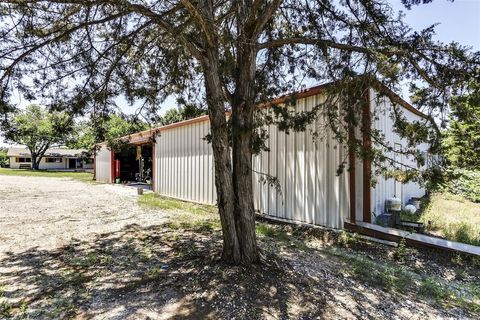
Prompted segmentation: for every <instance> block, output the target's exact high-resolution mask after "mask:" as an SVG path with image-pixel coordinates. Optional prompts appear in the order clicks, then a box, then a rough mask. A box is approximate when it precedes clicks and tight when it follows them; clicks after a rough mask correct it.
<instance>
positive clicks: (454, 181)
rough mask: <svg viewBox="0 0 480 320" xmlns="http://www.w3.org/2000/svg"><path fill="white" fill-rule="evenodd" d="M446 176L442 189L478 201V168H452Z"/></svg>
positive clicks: (479, 197) (479, 194)
mask: <svg viewBox="0 0 480 320" xmlns="http://www.w3.org/2000/svg"><path fill="white" fill-rule="evenodd" d="M448 176H449V177H448V179H447V181H446V183H445V185H444V187H443V189H444V191H447V192H449V193H452V194H456V195H459V196H462V197H465V198H466V199H468V200H470V201H473V202H480V170H467V169H454V170H452V171H451V172H449V175H448Z"/></svg>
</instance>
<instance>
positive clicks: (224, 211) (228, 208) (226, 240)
mask: <svg viewBox="0 0 480 320" xmlns="http://www.w3.org/2000/svg"><path fill="white" fill-rule="evenodd" d="M203 63H204V66H203V68H204V74H205V88H206V94H207V103H208V113H209V118H210V130H211V134H212V149H213V158H214V162H215V187H216V189H217V205H218V210H219V214H220V220H221V223H222V233H223V252H222V260H223V261H224V262H226V263H228V264H240V263H242V259H241V250H240V244H239V241H238V235H237V230H236V227H235V216H234V199H235V194H234V189H233V182H232V162H231V158H230V148H229V146H230V143H229V137H228V130H227V119H226V115H225V108H224V99H223V93H222V86H221V82H220V78H219V76H218V75H219V73H218V59H217V56H216V54H215V52H210V54H209V57H208V59H206V60H205V61H203Z"/></svg>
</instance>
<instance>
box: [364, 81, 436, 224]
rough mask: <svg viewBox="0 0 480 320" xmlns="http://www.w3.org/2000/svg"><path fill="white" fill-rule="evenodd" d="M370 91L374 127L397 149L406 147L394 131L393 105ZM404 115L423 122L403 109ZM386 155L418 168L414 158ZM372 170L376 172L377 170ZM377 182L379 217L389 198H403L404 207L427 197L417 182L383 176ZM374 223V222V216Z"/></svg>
mask: <svg viewBox="0 0 480 320" xmlns="http://www.w3.org/2000/svg"><path fill="white" fill-rule="evenodd" d="M370 91H371V93H370V97H371V110H372V112H373V113H374V114H375V119H374V121H373V123H372V125H373V127H374V128H375V129H378V130H381V131H382V132H383V133H384V134H385V141H386V142H389V143H390V144H391V145H392V146H394V147H395V146H397V149H398V148H401V147H403V146H406V144H407V142H406V140H405V139H402V138H401V137H400V136H399V135H398V134H397V133H395V132H394V131H393V128H394V123H393V119H392V118H391V113H392V110H393V109H392V108H393V106H392V104H391V103H390V101H388V100H387V99H386V98H381V99H377V97H376V94H375V92H374V91H373V90H370ZM403 114H404V116H405V117H406V118H407V120H408V121H411V122H413V121H420V120H422V118H421V117H420V116H418V115H416V114H414V113H412V112H411V111H409V110H407V109H403ZM377 147H378V146H377ZM417 148H418V149H419V150H420V151H427V150H428V145H427V144H425V143H422V144H420V145H419V146H418V147H417ZM384 153H385V154H386V155H388V156H389V157H391V158H394V159H395V160H396V161H400V162H401V163H403V164H405V165H409V166H413V167H416V162H415V161H414V159H413V158H412V157H409V158H408V157H406V156H404V155H401V154H396V153H394V152H387V151H384ZM372 169H373V170H375V168H372ZM376 180H377V183H376V185H375V186H374V188H373V189H372V211H373V212H375V214H377V215H379V214H382V213H383V212H384V211H385V200H386V199H387V198H390V197H393V196H396V197H398V198H401V200H402V205H406V204H407V202H408V201H409V200H410V198H412V197H422V196H423V195H425V189H424V188H422V187H421V186H420V185H419V184H418V183H415V182H409V183H406V184H402V183H399V182H396V181H395V179H393V178H390V179H385V177H383V176H377V177H376ZM357 214H358V213H357ZM372 221H374V217H373V216H372Z"/></svg>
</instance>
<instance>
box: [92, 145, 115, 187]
mask: <svg viewBox="0 0 480 320" xmlns="http://www.w3.org/2000/svg"><path fill="white" fill-rule="evenodd" d="M111 174H112V152H111V151H110V150H108V148H107V146H106V145H105V144H102V145H100V150H98V151H97V154H96V156H95V180H96V181H98V182H104V183H111V182H112V181H111V180H112V176H111Z"/></svg>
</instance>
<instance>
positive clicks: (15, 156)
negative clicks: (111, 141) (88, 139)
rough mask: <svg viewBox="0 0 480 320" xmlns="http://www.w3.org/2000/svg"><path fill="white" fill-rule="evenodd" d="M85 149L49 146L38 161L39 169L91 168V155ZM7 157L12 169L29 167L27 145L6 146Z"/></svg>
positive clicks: (30, 164) (29, 158)
mask: <svg viewBox="0 0 480 320" xmlns="http://www.w3.org/2000/svg"><path fill="white" fill-rule="evenodd" d="M87 152H88V151H87V150H85V149H65V148H50V149H47V151H46V152H45V155H44V156H43V158H42V160H41V161H40V165H39V169H40V170H76V169H86V170H88V169H90V170H92V169H93V157H92V156H87ZM7 157H8V158H9V160H10V168H12V169H29V168H31V167H32V156H31V154H30V150H28V148H27V147H11V148H8V151H7Z"/></svg>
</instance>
